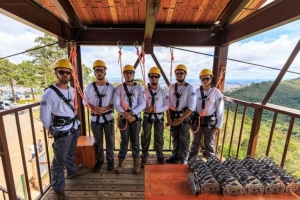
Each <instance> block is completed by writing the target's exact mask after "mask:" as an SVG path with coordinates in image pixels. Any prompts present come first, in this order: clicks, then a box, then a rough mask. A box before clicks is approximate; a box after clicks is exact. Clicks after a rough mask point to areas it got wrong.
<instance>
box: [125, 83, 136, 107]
mask: <svg viewBox="0 0 300 200" xmlns="http://www.w3.org/2000/svg"><path fill="white" fill-rule="evenodd" d="M135 86H136V82H134V83H133V87H132V89H131V91H130V92H129V91H128V88H127V86H126V83H123V87H124V90H125V93H126V96H127V98H128V103H129V107H130V108H132V92H133V91H134V88H135ZM128 111H130V110H128Z"/></svg>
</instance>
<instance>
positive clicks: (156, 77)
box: [150, 76, 159, 79]
mask: <svg viewBox="0 0 300 200" xmlns="http://www.w3.org/2000/svg"><path fill="white" fill-rule="evenodd" d="M150 78H155V79H158V78H159V76H150Z"/></svg>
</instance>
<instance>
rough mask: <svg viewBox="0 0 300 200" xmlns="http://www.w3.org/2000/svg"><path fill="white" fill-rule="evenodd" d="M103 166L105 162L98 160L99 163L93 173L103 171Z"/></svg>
mask: <svg viewBox="0 0 300 200" xmlns="http://www.w3.org/2000/svg"><path fill="white" fill-rule="evenodd" d="M102 164H103V161H99V160H97V163H96V165H95V167H94V169H93V171H94V172H99V171H100V169H101V166H102Z"/></svg>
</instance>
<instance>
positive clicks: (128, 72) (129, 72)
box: [124, 71, 134, 75]
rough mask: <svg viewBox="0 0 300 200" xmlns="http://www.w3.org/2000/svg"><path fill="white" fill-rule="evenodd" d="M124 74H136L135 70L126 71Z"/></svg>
mask: <svg viewBox="0 0 300 200" xmlns="http://www.w3.org/2000/svg"><path fill="white" fill-rule="evenodd" d="M124 74H126V75H132V74H134V72H132V71H127V72H124Z"/></svg>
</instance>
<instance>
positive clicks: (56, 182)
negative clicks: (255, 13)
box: [50, 129, 79, 193]
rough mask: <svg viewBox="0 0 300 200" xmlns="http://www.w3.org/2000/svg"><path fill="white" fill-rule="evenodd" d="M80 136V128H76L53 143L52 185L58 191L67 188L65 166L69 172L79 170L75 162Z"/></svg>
mask: <svg viewBox="0 0 300 200" xmlns="http://www.w3.org/2000/svg"><path fill="white" fill-rule="evenodd" d="M53 135H54V134H53ZM78 137H79V130H78V129H77V130H76V129H74V130H73V131H72V133H71V134H70V135H67V136H64V137H61V138H59V139H55V141H54V142H53V144H52V147H53V153H54V158H53V161H52V165H51V168H50V169H51V177H52V180H51V185H52V188H53V190H54V191H55V192H56V193H58V192H62V191H63V190H64V188H65V176H64V168H65V167H66V168H67V171H68V172H76V171H77V170H78V168H77V166H76V165H75V164H74V157H75V152H76V147H77V140H78Z"/></svg>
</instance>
